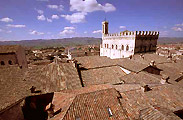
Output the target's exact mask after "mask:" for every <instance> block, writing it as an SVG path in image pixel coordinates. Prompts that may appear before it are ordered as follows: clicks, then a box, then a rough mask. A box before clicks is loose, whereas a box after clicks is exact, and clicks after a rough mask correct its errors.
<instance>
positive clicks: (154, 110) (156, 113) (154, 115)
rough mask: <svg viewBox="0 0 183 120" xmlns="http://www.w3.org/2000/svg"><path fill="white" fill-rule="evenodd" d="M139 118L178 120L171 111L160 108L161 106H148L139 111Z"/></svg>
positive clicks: (147, 119)
mask: <svg viewBox="0 0 183 120" xmlns="http://www.w3.org/2000/svg"><path fill="white" fill-rule="evenodd" d="M140 119H142V120H149V119H150V120H157V119H158V120H180V118H179V117H178V116H176V115H175V114H174V113H173V111H171V110H169V109H166V108H162V107H161V106H157V105H154V106H150V107H148V108H145V109H143V110H141V111H140Z"/></svg>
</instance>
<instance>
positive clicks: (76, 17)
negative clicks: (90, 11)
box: [61, 13, 87, 23]
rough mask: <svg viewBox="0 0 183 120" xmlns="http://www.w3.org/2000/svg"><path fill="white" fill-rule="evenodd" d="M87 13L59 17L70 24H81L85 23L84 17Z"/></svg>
mask: <svg viewBox="0 0 183 120" xmlns="http://www.w3.org/2000/svg"><path fill="white" fill-rule="evenodd" d="M86 15H87V13H73V14H72V15H61V17H63V18H65V19H66V20H68V21H70V22H71V23H82V22H85V21H86V20H85V16H86Z"/></svg>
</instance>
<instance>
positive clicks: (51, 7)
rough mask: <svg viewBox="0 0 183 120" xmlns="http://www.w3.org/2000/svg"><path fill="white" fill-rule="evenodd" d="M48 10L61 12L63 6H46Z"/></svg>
mask: <svg viewBox="0 0 183 120" xmlns="http://www.w3.org/2000/svg"><path fill="white" fill-rule="evenodd" d="M47 7H48V8H50V9H53V10H58V11H63V9H64V6H63V5H47Z"/></svg>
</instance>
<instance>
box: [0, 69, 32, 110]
mask: <svg viewBox="0 0 183 120" xmlns="http://www.w3.org/2000/svg"><path fill="white" fill-rule="evenodd" d="M23 76H24V71H23V70H22V69H20V68H19V67H18V66H11V67H4V68H3V67H2V68H1V69H0V96H1V99H0V111H1V110H2V109H4V108H6V107H7V106H9V105H11V104H13V103H15V102H16V101H18V100H19V99H22V98H24V97H26V96H27V95H31V92H30V90H29V89H30V87H31V86H30V85H29V84H27V83H26V81H23Z"/></svg>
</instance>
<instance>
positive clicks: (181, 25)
mask: <svg viewBox="0 0 183 120" xmlns="http://www.w3.org/2000/svg"><path fill="white" fill-rule="evenodd" d="M175 26H178V27H183V23H182V24H176V25H175Z"/></svg>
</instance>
